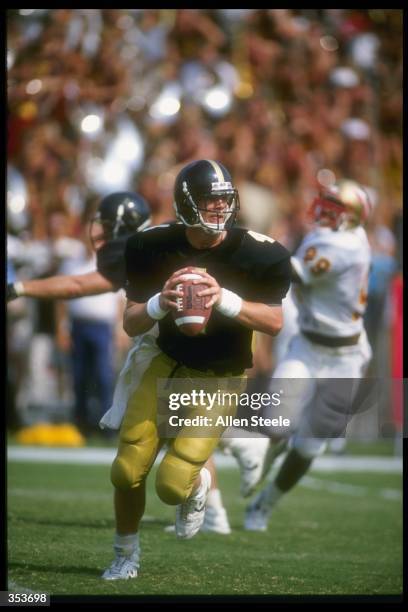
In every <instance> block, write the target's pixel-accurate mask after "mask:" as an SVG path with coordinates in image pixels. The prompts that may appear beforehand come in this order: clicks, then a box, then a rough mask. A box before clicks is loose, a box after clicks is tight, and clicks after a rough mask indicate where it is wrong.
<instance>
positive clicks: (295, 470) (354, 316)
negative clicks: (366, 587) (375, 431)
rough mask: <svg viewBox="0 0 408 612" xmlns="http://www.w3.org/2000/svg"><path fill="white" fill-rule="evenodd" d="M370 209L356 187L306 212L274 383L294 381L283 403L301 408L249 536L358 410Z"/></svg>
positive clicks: (249, 522)
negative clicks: (308, 222)
mask: <svg viewBox="0 0 408 612" xmlns="http://www.w3.org/2000/svg"><path fill="white" fill-rule="evenodd" d="M370 209H371V204H370V199H369V196H368V194H367V192H366V191H365V190H364V189H363V188H362V187H361V186H360V185H358V184H357V183H355V182H353V181H350V180H341V181H339V182H338V183H336V184H333V185H332V186H330V187H328V188H323V189H322V191H321V193H320V196H319V197H318V198H316V199H315V201H314V202H313V205H312V207H311V213H312V215H313V219H314V227H313V229H312V231H310V232H309V233H308V234H307V235H306V236H305V238H304V240H303V242H302V243H301V245H300V247H299V248H298V250H297V252H296V254H295V255H294V256H292V258H291V262H292V267H293V273H294V278H293V280H294V282H295V290H294V295H295V299H296V302H297V307H298V310H299V318H298V323H299V332H298V333H297V334H295V336H294V337H293V338H292V341H291V342H290V345H289V347H288V350H287V352H286V354H285V356H284V357H283V359H282V361H281V362H280V363H278V365H277V368H276V370H275V372H274V380H282V379H287V378H290V379H291V382H290V384H287V385H286V386H285V391H286V390H288V391H289V395H291V397H286V398H285V402H286V401H287V402H289V403H290V402H291V401H294V402H301V407H302V413H301V417H300V420H299V424H298V428H297V430H296V432H295V433H294V434H293V435H292V436H291V437H290V439H289V443H288V451H287V454H286V457H285V458H284V460H283V463H282V465H281V467H280V469H279V471H278V473H277V475H276V477H275V479H274V480H273V481H272V482H270V483H268V484H267V486H266V487H265V488H264V489H263V490H262V491H261V492H260V493H259V494H258V495H257V496H256V497H255V499H254V500H253V501H252V503H251V504H250V505H249V506H248V508H247V510H246V516H245V527H246V529H249V530H253V531H264V530H266V528H267V522H268V518H269V516H270V513H271V511H272V508H273V506H274V505H275V504H276V502H277V501H278V499H279V498H280V497H281V496H282V495H283V494H284V493H287V492H288V491H289V490H290V489H292V487H293V486H294V485H295V484H296V483H297V482H298V481H299V480H300V478H301V477H302V476H303V475H304V474H305V472H306V471H307V470H308V469H309V467H310V465H311V463H312V461H313V459H314V457H316V456H317V455H320V454H321V453H323V452H324V450H325V448H326V445H327V439H329V438H331V437H337V436H339V435H344V431H345V427H346V425H347V421H348V420H349V419H350V416H351V414H350V413H351V412H353V410H354V411H355V410H356V402H354V404H353V397H355V390H356V384H354V385H353V384H352V383H353V381H350V380H349V379H358V378H361V377H363V376H364V373H365V370H366V368H367V365H368V362H369V360H370V358H371V349H370V346H369V344H368V341H367V337H366V333H365V331H364V326H363V314H364V310H365V306H366V299H367V282H368V273H369V267H370V247H369V244H368V240H367V236H366V232H365V230H364V228H363V227H362V224H363V223H364V222H365V220H366V219H367V218H368V215H369V213H370ZM294 379H296V380H294ZM317 379H320V380H317ZM321 379H325V380H321ZM333 379H334V380H333ZM336 379H337V382H336ZM338 379H342V381H339V380H338ZM344 379H347V380H344ZM354 382H356V381H354ZM358 384H359V383H358V382H357V386H358ZM285 402H283V405H282V410H283V411H284V410H285V407H284V406H285ZM357 409H358V406H357Z"/></svg>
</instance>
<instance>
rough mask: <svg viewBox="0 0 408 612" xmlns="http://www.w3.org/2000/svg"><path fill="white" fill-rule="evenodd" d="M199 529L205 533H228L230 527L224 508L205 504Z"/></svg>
mask: <svg viewBox="0 0 408 612" xmlns="http://www.w3.org/2000/svg"><path fill="white" fill-rule="evenodd" d="M200 531H204V532H206V533H209V532H211V533H219V534H221V535H228V534H230V533H231V527H230V524H229V522H228V516H227V512H226V510H225V508H214V506H207V507H206V509H205V514H204V522H203V524H202V525H201V529H200Z"/></svg>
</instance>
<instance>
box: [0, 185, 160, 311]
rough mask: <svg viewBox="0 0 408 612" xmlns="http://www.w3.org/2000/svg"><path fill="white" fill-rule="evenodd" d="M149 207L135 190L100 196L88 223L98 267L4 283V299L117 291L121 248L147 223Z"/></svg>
mask: <svg viewBox="0 0 408 612" xmlns="http://www.w3.org/2000/svg"><path fill="white" fill-rule="evenodd" d="M149 215H150V209H149V205H148V204H147V202H146V200H145V199H144V198H142V196H140V195H139V194H137V193H133V192H130V191H120V192H115V193H111V194H110V195H107V196H106V197H104V198H103V199H102V201H101V202H100V204H99V206H98V210H97V212H96V215H95V217H94V219H93V220H92V223H91V226H90V238H91V242H92V245H93V247H94V249H95V250H96V258H97V269H96V270H95V271H93V272H88V273H87V274H78V275H59V276H51V277H49V278H42V279H32V280H25V281H23V282H21V281H20V282H15V283H9V284H8V285H7V301H8V302H9V301H11V300H14V299H16V298H17V297H20V296H23V295H25V296H28V297H33V298H44V299H72V298H79V297H84V296H86V295H97V294H100V293H106V292H108V291H117V290H118V289H120V288H121V287H123V286H124V283H125V270H124V259H123V254H124V249H125V244H126V240H127V239H128V238H129V236H130V235H131V234H133V233H134V232H136V231H138V230H141V229H143V228H144V227H146V226H147V225H148V224H149V223H150V216H149Z"/></svg>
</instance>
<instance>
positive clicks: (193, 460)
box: [156, 437, 218, 506]
mask: <svg viewBox="0 0 408 612" xmlns="http://www.w3.org/2000/svg"><path fill="white" fill-rule="evenodd" d="M217 444H218V439H217V438H183V437H180V438H176V439H175V440H174V443H173V445H172V446H171V448H170V449H169V450H168V452H167V453H166V455H165V457H164V459H163V461H162V462H161V464H160V467H159V469H158V470H157V475H156V491H157V495H158V496H159V497H160V499H161V500H162V501H163V502H164V503H165V504H169V505H171V506H173V505H177V504H181V503H183V502H184V501H185V500H186V499H187V497H188V496H189V495H190V494H191V490H192V488H193V484H194V482H195V480H196V478H197V476H198V474H199V473H200V470H201V468H202V466H203V465H204V463H205V462H206V461H207V459H208V458H209V457H210V455H211V454H212V452H213V451H214V449H215V447H216V446H217Z"/></svg>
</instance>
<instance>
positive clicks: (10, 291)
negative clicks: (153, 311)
mask: <svg viewBox="0 0 408 612" xmlns="http://www.w3.org/2000/svg"><path fill="white" fill-rule="evenodd" d="M149 226H150V208H149V205H148V204H147V202H146V200H145V199H144V198H143V197H142V196H141V195H139V194H137V193H134V192H127V191H126V192H115V193H111V194H109V195H107V196H105V197H104V198H103V199H102V201H101V202H100V204H99V206H98V209H97V212H96V215H95V217H94V218H93V220H92V222H91V225H90V239H91V242H92V245H93V248H94V250H95V251H96V263H97V268H96V270H95V271H93V272H89V273H87V274H77V275H58V276H51V277H49V278H42V279H33V280H25V281H23V282H21V281H17V282H13V283H9V284H8V285H7V301H11V300H14V299H16V298H18V297H20V296H27V297H33V298H38V299H64V300H66V299H74V298H81V297H84V296H90V295H98V294H101V293H106V292H109V291H118V290H119V289H120V288H123V287H124V286H125V266H124V263H125V259H124V250H125V244H126V241H127V239H128V238H129V236H130V235H131V234H133V233H135V232H136V231H143V230H144V229H145V228H147V227H149ZM155 332H156V330H150V331H149V338H147V337H145V338H144V342H143V351H142V352H141V353H140V355H138V356H137V358H136V357H135V355H136V352H137V351H138V350H139V347H140V343H141V338H134V342H133V346H132V347H131V348H130V350H129V353H128V355H127V358H126V361H125V365H124V367H123V369H122V372H121V374H120V376H119V379H118V382H117V385H116V387H115V391H114V400H113V405H115V404H117V405H118V406H119V410H120V407H121V406H122V405H123V403H124V402H125V403H126V401H127V393H128V389H127V384H126V382H127V373H128V371H129V369H130V367H131V364H132V363H133V360H134V359H136V360H138V359H142V358H143V356H144V353H145V352H146V350H147V347H149V349H150V350H151V351H153V352H154V351H155V350H156V349H155V335H156V334H155ZM116 410H118V408H116ZM101 425H102V427H111V428H112V429H116V427H119V422H118V424H117V426H115V424H114V423H113V424H112V423H110V421H109V417H105V420H103V421H102V423H101ZM205 521H206V522H205V524H204V525H203V529H205V530H206V531H212V532H215V533H229V525H228V518H227V515H226V511H225V508H224V506H223V505H222V501H221V493H220V491H219V489H218V488H217V487H215V486H212V489H211V492H210V500H209V504H208V506H207V509H206V517H205Z"/></svg>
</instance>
